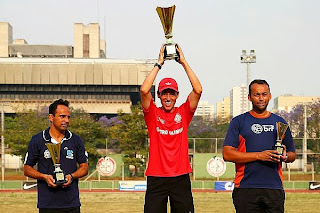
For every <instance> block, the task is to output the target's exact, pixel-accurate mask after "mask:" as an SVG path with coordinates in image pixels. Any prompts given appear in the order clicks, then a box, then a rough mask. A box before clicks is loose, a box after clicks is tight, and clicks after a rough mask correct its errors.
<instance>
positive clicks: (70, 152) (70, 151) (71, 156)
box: [66, 149, 73, 159]
mask: <svg viewBox="0 0 320 213" xmlns="http://www.w3.org/2000/svg"><path fill="white" fill-rule="evenodd" d="M66 158H68V159H73V151H72V150H70V149H69V150H67V156H66Z"/></svg>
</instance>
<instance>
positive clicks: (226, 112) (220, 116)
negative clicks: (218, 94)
mask: <svg viewBox="0 0 320 213" xmlns="http://www.w3.org/2000/svg"><path fill="white" fill-rule="evenodd" d="M230 116H231V115H230V97H225V98H223V100H222V101H221V102H217V107H216V118H217V122H218V124H222V123H229V122H230Z"/></svg>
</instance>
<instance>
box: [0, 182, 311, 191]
mask: <svg viewBox="0 0 320 213" xmlns="http://www.w3.org/2000/svg"><path fill="white" fill-rule="evenodd" d="M23 183H24V181H3V182H0V190H22V189H23ZM191 186H192V189H203V190H205V189H214V186H215V181H213V180H206V181H191ZM79 188H80V189H86V190H118V189H119V181H118V180H101V181H97V180H90V181H85V182H84V181H80V182H79ZM284 188H285V189H286V190H307V189H309V182H308V181H284ZM0 192H1V191H0Z"/></svg>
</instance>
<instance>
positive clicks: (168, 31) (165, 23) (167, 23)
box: [156, 5, 180, 61]
mask: <svg viewBox="0 0 320 213" xmlns="http://www.w3.org/2000/svg"><path fill="white" fill-rule="evenodd" d="M175 9H176V6H175V5H173V6H171V7H157V9H156V10H157V12H158V15H159V18H160V20H161V23H162V27H163V30H164V35H165V37H166V44H165V50H164V60H171V59H175V60H176V61H179V60H180V57H179V53H178V52H177V50H176V46H177V44H176V43H174V42H173V41H172V37H173V35H172V24H173V16H174V11H175Z"/></svg>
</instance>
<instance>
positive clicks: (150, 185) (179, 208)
mask: <svg viewBox="0 0 320 213" xmlns="http://www.w3.org/2000/svg"><path fill="white" fill-rule="evenodd" d="M168 198H169V199H170V207H171V212H172V213H190V212H191V213H193V212H194V207H193V197H192V192H191V182H190V176H189V174H186V175H181V176H178V177H152V176H148V177H147V192H146V196H145V204H144V212H145V213H167V202H168Z"/></svg>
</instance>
